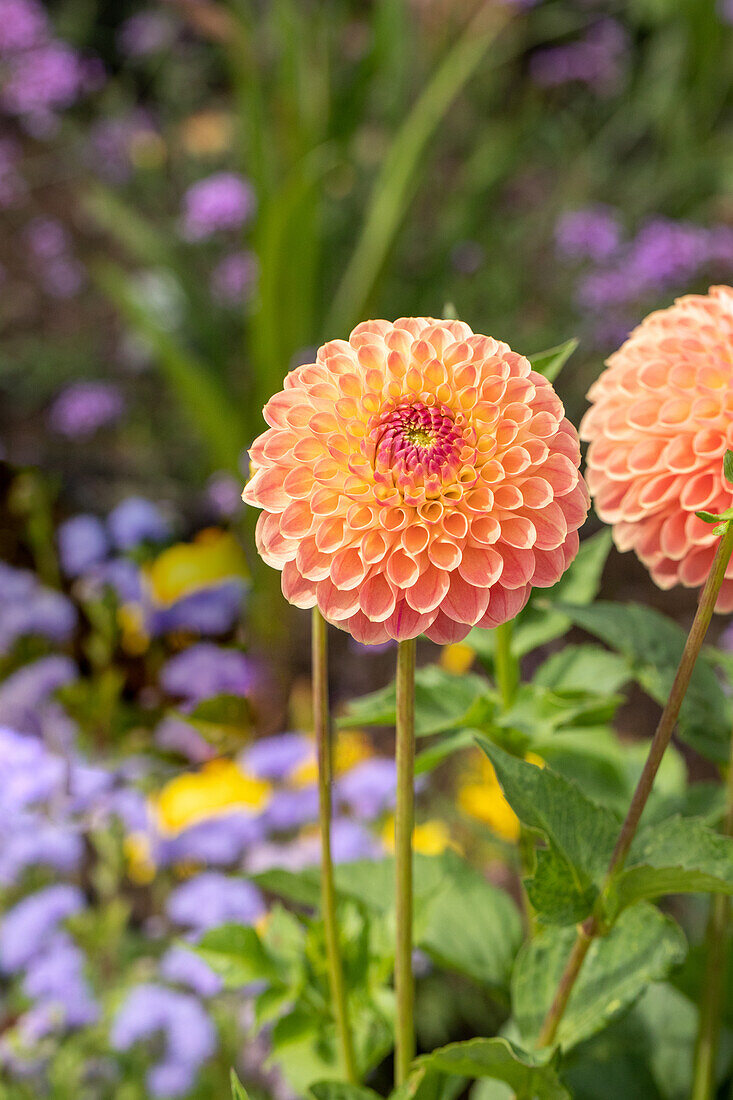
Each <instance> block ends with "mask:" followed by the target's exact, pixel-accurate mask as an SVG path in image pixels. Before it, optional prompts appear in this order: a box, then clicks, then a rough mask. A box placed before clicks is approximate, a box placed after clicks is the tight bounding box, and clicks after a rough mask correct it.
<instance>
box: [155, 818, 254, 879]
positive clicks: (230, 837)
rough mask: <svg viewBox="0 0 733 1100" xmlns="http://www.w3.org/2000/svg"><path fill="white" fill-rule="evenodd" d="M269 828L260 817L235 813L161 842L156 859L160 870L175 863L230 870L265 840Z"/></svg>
mask: <svg viewBox="0 0 733 1100" xmlns="http://www.w3.org/2000/svg"><path fill="white" fill-rule="evenodd" d="M265 831H266V826H265V823H264V821H263V818H262V817H261V816H251V815H249V814H243V813H237V812H236V811H232V812H231V813H227V814H220V815H217V816H216V817H212V818H210V819H209V820H208V821H200V822H198V823H197V824H196V825H191V826H189V827H188V828H187V829H184V830H183V831H182V832H180V833H179V834H178V835H177V836H175V837H167V838H165V839H163V840H161V841H160V842H159V844H158V846H157V849H156V858H157V861H158V863H159V864H160V865H161V866H170V865H172V864H176V863H187V862H190V861H193V862H195V863H203V864H206V865H208V866H209V867H231V866H233V865H234V864H236V863H237V862H239V860H241V858H242V855H243V854H244V852H246V851H247V850H248V849H249V848H250V847H251V845H253V844H256V843H259V842H260V841H261V840H262V838H263V837H264V836H265Z"/></svg>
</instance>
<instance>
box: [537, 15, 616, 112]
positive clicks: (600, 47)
mask: <svg viewBox="0 0 733 1100" xmlns="http://www.w3.org/2000/svg"><path fill="white" fill-rule="evenodd" d="M627 50H628V35H627V33H626V31H625V30H624V28H623V27H622V25H621V24H620V23H619V22H617V21H616V20H615V19H601V20H599V21H598V22H597V23H594V24H593V26H591V27H590V28H589V29H588V30H587V31H586V33H585V35H584V37H583V38H581V39H579V40H578V41H576V42H570V43H567V44H566V45H562V46H551V47H549V48H546V49H542V50H538V51H537V52H536V53H535V54H534V55H533V57H532V58H531V59H530V73H531V76H532V79H533V80H534V82H535V84H538V85H539V86H540V87H544V88H553V87H557V86H559V85H562V84H569V83H571V82H573V81H577V82H579V83H582V84H587V85H588V86H589V87H591V88H592V89H593V90H594V91H596V92H597V93H598V94H600V95H608V94H609V93H611V92H614V91H615V90H616V89H617V87H618V84H619V82H620V79H621V76H622V74H623V71H624V65H625V61H626V54H627Z"/></svg>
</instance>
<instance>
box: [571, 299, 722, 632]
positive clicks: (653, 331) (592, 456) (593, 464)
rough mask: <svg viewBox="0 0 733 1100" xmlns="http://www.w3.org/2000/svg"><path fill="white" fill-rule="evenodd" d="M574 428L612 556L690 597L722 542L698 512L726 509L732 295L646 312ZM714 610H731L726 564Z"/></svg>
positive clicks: (594, 388)
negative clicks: (633, 559) (583, 446)
mask: <svg viewBox="0 0 733 1100" xmlns="http://www.w3.org/2000/svg"><path fill="white" fill-rule="evenodd" d="M588 400H589V401H590V402H591V403H592V407H591V408H590V409H589V410H588V412H587V413H586V414H585V417H584V418H583V422H582V424H581V426H580V434H581V438H582V439H585V440H588V441H589V443H590V446H589V448H588V458H587V477H588V484H589V486H590V490H591V493H592V494H593V498H594V503H595V508H596V511H597V512H598V515H599V516H600V517H601V519H603V520H605V521H606V523H610V524H612V525H613V532H614V540H615V542H616V545H617V546H618V548H619V550H634V551H635V552H636V554H637V556H638V557H639V558H640V560H641V561H642V562H643V563H644V564H645V565H646V566H647V568H648V569H649V571H650V573H651V575H652V578H653V579H654V581H655V582H656V584H657V585H659V587H660V588H672V587H673V586H674V585H676V584H682V585H685V586H687V587H691V588H696V587H698V586H699V585H701V584H702V583H703V582H704V581H705V578H706V577H707V575H708V573H709V572H710V567H711V565H712V561H713V557H714V555H715V549H716V546H717V543H718V541H719V540H718V536H717V535H716V534H715V532H714V530H713V528H712V526H711V525H710V524H707V523H704V522H703V521H702V520H700V519H698V518H697V516H696V515H695V513H696V512H698V511H707V512H715V513H718V512H722V511H725V509H727V508H730V507H731V505H733V486H731V485H730V484H729V483H728V482H727V481H726V480H725V478H724V476H723V456H724V454H725V452H726V449H727V448H729V447H731V446H733V290H731V288H730V287H726V286H718V287H712V288H711V290H710V292H709V294H707V295H688V296H687V297H684V298H680V299H678V300H677V302H675V304H674V305H673V306H671V307H670V308H669V309H663V310H658V311H657V312H655V313H652V314H650V316H649V317H647V318H646V320H645V321H643V322H642V324H641V325H639V327H638V328H636V329H635V330H634V332H632V334H631V336H630V337H629V339H628V340H627V341H626V343H625V344H623V346H622V347H621V348H620V349H619V351H617V352H616V353H615V354H614V355H612V356H611V357H610V359H609V360H608V366H607V369H606V370H605V371H604V372H603V374H602V375H601V376H600V378H599V379H598V380H597V382H595V383H594V384H593V386H591V388H590V390H589V392H588ZM716 609H717V610H718V611H731V610H733V564H731V565H729V566H728V570H727V573H726V577H725V580H724V581H723V585H722V587H721V590H720V595H719V597H718V601H717V605H716Z"/></svg>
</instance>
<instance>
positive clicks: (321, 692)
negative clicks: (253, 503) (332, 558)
mask: <svg viewBox="0 0 733 1100" xmlns="http://www.w3.org/2000/svg"><path fill="white" fill-rule="evenodd" d="M311 626H312V633H311V639H312V664H313V724H314V727H315V731H316V741H317V744H318V820H319V824H320V827H321V909H322V910H323V926H324V930H325V935H326V956H327V959H328V984H329V987H330V990H331V1000H332V1002H333V1014H334V1017H335V1020H336V1033H337V1035H338V1042H339V1049H340V1053H341V1062H342V1071H343V1074H344V1077H345V1079H346V1080H347V1081H348V1082H349V1084H352V1085H355V1084H358V1080H359V1079H358V1074H357V1071H356V1059H355V1057H354V1044H353V1040H352V1037H351V1028H350V1027H349V1015H348V1007H347V1003H346V986H345V983H344V971H343V965H342V962H341V949H340V947H339V939H338V925H337V922H336V888H335V886H334V880H333V859H332V856H331V812H332V799H331V779H332V772H333V767H332V755H333V753H332V743H331V721H330V714H329V707H328V635H327V626H326V622H325V619H324V618H323V616H322V615H321V613H320V612H319V610H318V608H317V607H316V608H314V609H313V617H312V623H311Z"/></svg>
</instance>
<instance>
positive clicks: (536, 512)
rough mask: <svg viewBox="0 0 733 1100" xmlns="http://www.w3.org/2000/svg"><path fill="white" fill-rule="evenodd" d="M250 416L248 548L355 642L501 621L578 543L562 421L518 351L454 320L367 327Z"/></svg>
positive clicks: (287, 590) (571, 456) (436, 635)
mask: <svg viewBox="0 0 733 1100" xmlns="http://www.w3.org/2000/svg"><path fill="white" fill-rule="evenodd" d="M264 416H265V420H266V421H267V423H268V424H269V425H270V427H269V428H268V430H267V431H265V432H264V433H263V434H262V435H261V436H260V437H259V438H258V439H257V440H256V441H255V443H254V445H253V447H252V449H251V452H250V456H251V461H252V471H253V473H252V478H251V480H250V482H249V484H248V485H247V487H246V489H245V491H244V494H243V496H244V499H245V501H246V502H247V503H248V504H252V505H255V506H257V507H260V508H262V509H263V512H262V515H261V516H260V518H259V521H258V524H257V546H258V549H259V551H260V553H261V555H262V557H263V558H264V560H265V561H266V562H267V563H268V564H269V565H271V566H273V567H275V568H276V569H280V570H282V574H283V576H282V587H283V592H284V594H285V596H286V598H287V599H288V600H289V601H290V602H291V603H293V604H296V605H297V606H299V607H313V606H315V605H316V604H317V605H318V607H319V609H320V611H321V612H322V614H323V615H324V617H325V618H326V619H328V620H329V621H330V622H332V623H335V624H336V625H337V626H340V627H342V628H343V629H345V630H348V631H349V632H350V633H351V634H352V635H353V636H354V637H355V638H357V639H358V640H359V641H362V642H367V643H378V642H383V641H386V640H387V639H388V638H396V639H397V640H399V641H402V640H405V639H407V638H413V637H415V636H416V635H418V634H426V635H427V636H428V637H429V638H431V639H432V640H433V641H435V642H440V643H446V642H455V641H458V640H460V639H461V638H463V637H465V635H466V634H467V633H468V631H469V630H470V629H471V627H472V626H474V625H479V626H485V627H494V626H498V625H499V624H501V623H503V622H506V621H507V620H509V619H511V618H513V617H514V616H515V615H516V614H517V613H518V612H519V611H520V610H521V609H522V607H524V605H525V603H526V601H527V598H528V596H529V593H530V590H531V588H532V587H533V586H540V587H546V586H549V585H552V584H554V583H555V582H556V581H557V580H558V578H559V577H560V576H561V575H562V573H563V572H564V570H565V569H566V568H567V566H568V564H569V563H570V562H571V561H572V559H573V557H574V556H575V553H576V551H577V549H578V534H577V531H578V528H579V527H580V526H581V524H582V523H583V521H584V519H585V516H586V512H587V509H588V494H587V490H586V488H585V484H584V482H583V480H582V478H581V476H580V474H579V472H578V466H579V462H580V451H579V443H578V436H577V433H576V431H575V429H574V428H573V426H572V425H571V424H570V422H569V421H568V420H567V419H566V418H565V415H564V410H563V406H562V403H561V402H560V399H559V398H558V396H557V394H556V393H555V391H554V390H553V388H552V386H551V385H550V383H549V382H548V381H547V380H546V379H545V378H543V377H542V376H541V375H539V374H537V373H536V372H535V371H533V370H532V368H531V366H530V363H529V361H528V360H527V359H526V358H524V357H523V356H521V355H518V354H517V353H516V352H513V351H512V350H511V349H510V348H509V347H508V346H507V345H506V344H504V343H501V342H500V341H498V340H494V339H491V338H490V337H487V336H480V335H475V334H474V333H473V332H472V331H471V329H470V328H469V327H468V325H466V324H464V323H463V322H460V321H436V320H433V319H432V318H426V317H417V318H402V319H400V320H398V321H395V322H394V324H392V323H390V322H388V321H367V322H364V323H363V324H361V325H358V326H357V328H355V329H354V331H353V332H352V334H351V336H350V338H349V340H348V341H345V340H333V341H331V342H329V343H327V344H325V345H324V346H323V347H322V348H321V349H320V350H319V352H318V355H317V357H316V362H315V363H309V364H307V365H305V366H301V367H298V368H297V369H296V370H293V371H292V372H291V373H290V374H289V375H288V376H287V378H286V379H285V388H284V389H283V390H282V392H280V393H278V394H276V395H275V396H274V397H272V398H271V399H270V401H269V402H268V404H267V406H266V408H265V410H264Z"/></svg>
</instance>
